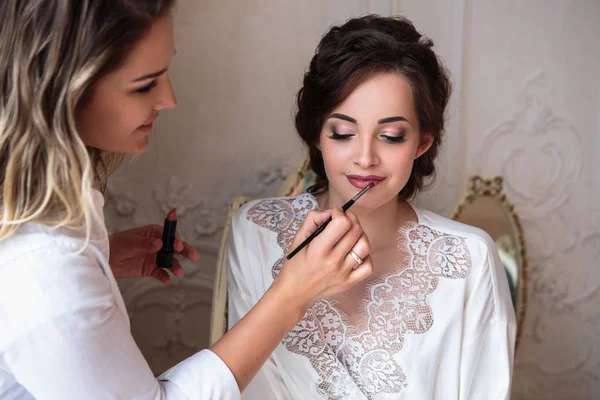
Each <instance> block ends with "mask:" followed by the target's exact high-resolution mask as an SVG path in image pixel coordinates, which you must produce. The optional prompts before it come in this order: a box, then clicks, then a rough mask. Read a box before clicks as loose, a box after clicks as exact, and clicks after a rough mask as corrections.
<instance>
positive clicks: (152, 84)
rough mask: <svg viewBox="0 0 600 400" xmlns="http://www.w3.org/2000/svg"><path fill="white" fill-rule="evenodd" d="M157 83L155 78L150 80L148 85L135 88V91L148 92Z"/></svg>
mask: <svg viewBox="0 0 600 400" xmlns="http://www.w3.org/2000/svg"><path fill="white" fill-rule="evenodd" d="M157 84H158V82H157V81H156V80H154V81H152V82H150V84H149V85H147V86H144V87H142V88H139V89H136V91H135V92H136V93H148V92H150V91H151V90H152V88H154V87H156V85H157Z"/></svg>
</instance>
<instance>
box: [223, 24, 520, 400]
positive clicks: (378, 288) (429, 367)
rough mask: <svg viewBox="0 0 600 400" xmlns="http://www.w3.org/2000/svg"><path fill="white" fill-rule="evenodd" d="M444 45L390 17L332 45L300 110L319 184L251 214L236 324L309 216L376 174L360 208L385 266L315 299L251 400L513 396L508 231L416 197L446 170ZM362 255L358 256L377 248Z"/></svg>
mask: <svg viewBox="0 0 600 400" xmlns="http://www.w3.org/2000/svg"><path fill="white" fill-rule="evenodd" d="M432 47H433V43H432V42H431V41H430V40H429V39H427V38H425V37H423V36H421V34H419V33H418V32H417V31H416V30H415V28H414V26H413V25H412V23H411V22H410V21H408V20H406V19H403V18H383V17H378V16H366V17H362V18H356V19H352V20H350V21H348V22H347V23H345V24H343V25H341V26H335V27H333V28H331V29H330V30H329V32H327V34H326V35H325V36H324V37H323V38H322V40H321V42H320V43H319V46H318V47H317V50H316V53H315V55H314V57H313V59H312V61H311V63H310V67H309V69H308V71H307V72H306V74H305V76H304V82H303V87H302V89H301V90H300V91H299V93H298V98H297V101H298V110H297V114H296V117H295V124H296V128H297V131H298V133H299V135H300V137H301V138H302V140H303V141H304V143H305V144H306V146H307V147H308V149H309V156H310V162H311V167H312V169H313V171H314V173H315V175H316V182H315V184H314V185H313V186H312V187H311V188H310V189H309V191H308V192H309V193H304V194H301V195H299V196H296V197H289V198H272V199H263V200H256V201H252V202H249V203H247V204H246V205H245V206H244V207H242V208H241V209H240V210H239V211H238V212H237V213H236V214H235V216H234V218H233V221H232V232H231V235H230V238H229V241H228V260H229V261H228V275H229V317H230V321H229V324H230V326H231V325H233V324H235V323H236V322H237V321H238V320H239V319H241V318H242V317H243V316H244V315H245V314H246V313H247V312H248V311H249V310H250V309H251V308H252V306H253V305H254V304H256V303H257V302H258V300H259V299H260V298H261V296H262V295H263V294H264V293H265V291H266V290H267V289H268V288H269V286H270V285H271V284H272V282H273V280H274V278H276V277H277V274H278V273H279V270H280V268H281V265H282V260H283V258H284V256H285V255H286V254H287V253H289V252H290V251H291V250H292V249H291V248H290V244H291V240H292V238H293V237H294V234H295V232H296V230H297V229H298V227H299V226H300V224H301V223H302V221H303V220H304V217H305V215H306V214H307V212H308V211H310V210H315V209H332V208H335V207H339V206H341V205H342V204H344V203H345V202H346V201H348V200H349V199H350V198H352V197H353V196H354V195H356V193H358V192H359V191H360V190H361V188H363V187H365V186H366V185H368V184H369V183H373V184H375V186H374V187H373V188H372V189H370V190H369V191H367V193H366V194H365V195H364V196H362V197H361V198H360V200H359V201H358V202H357V203H356V204H354V205H353V207H352V209H351V210H352V211H353V212H354V213H355V214H356V216H357V217H358V219H359V221H360V225H361V226H362V228H363V230H364V232H365V233H366V235H367V236H368V238H369V242H370V245H371V253H370V257H371V259H372V263H373V268H374V269H373V274H372V275H371V276H370V277H369V278H368V279H367V280H365V281H363V282H362V283H359V284H358V285H356V286H354V287H352V288H351V289H349V290H347V291H346V292H343V293H341V294H337V295H335V296H333V297H330V298H327V299H325V300H322V301H319V302H317V303H315V304H314V305H313V306H311V307H310V308H308V309H307V310H306V314H305V315H304V318H303V319H302V320H301V322H300V323H299V324H298V325H297V326H296V327H295V329H293V330H292V331H291V332H290V333H289V334H288V335H287V337H286V338H285V339H284V341H283V342H282V343H281V344H280V345H279V346H278V348H277V349H276V350H275V351H274V353H273V354H272V356H271V357H270V359H269V361H268V362H267V364H266V365H265V366H264V367H263V368H262V370H261V371H260V372H259V374H258V375H257V377H256V378H255V379H254V380H253V381H252V382H251V383H250V385H249V386H248V388H247V389H246V390H245V392H244V393H243V398H246V399H261V400H264V399H331V400H333V399H335V400H338V399H344V400H345V399H444V400H446V399H459V398H460V399H492V398H493V399H505V398H506V399H508V398H509V395H510V385H511V373H512V367H513V356H514V343H515V332H516V323H515V316H514V312H513V308H512V303H511V298H510V294H509V291H508V286H507V281H506V276H505V274H504V271H503V269H502V264H501V263H500V260H499V258H498V253H497V251H496V250H495V247H494V244H493V242H492V241H491V239H490V238H489V236H488V235H487V234H486V233H485V232H483V231H481V230H479V229H477V228H474V227H471V226H467V225H463V224H460V223H457V222H454V221H451V220H449V219H446V218H444V217H441V216H439V215H436V214H434V213H433V212H430V211H427V210H424V209H420V208H417V207H415V206H413V205H412V204H411V203H410V200H411V199H413V198H414V196H415V195H416V194H417V193H418V192H419V191H420V190H422V189H423V187H424V184H425V182H426V180H427V178H428V177H431V176H432V175H433V174H434V172H435V165H434V160H435V158H436V156H437V154H438V152H439V150H440V145H441V142H442V138H443V133H444V111H445V108H446V105H447V102H448V99H449V96H450V82H449V79H448V75H447V72H446V70H445V69H444V67H443V66H442V64H441V62H440V60H439V59H438V58H437V56H436V54H435V53H434V52H433V50H432ZM309 246H310V245H309ZM304 251H305V250H304ZM353 251H354V252H355V254H354V255H352V254H349V255H348V257H353V258H354V259H355V260H356V263H357V265H358V264H359V263H360V261H361V257H362V256H365V255H364V254H363V255H362V256H361V254H360V249H358V248H355V249H354V250H353ZM351 253H352V252H351ZM354 256H356V257H354ZM264 329H265V330H268V329H269V326H265V327H264Z"/></svg>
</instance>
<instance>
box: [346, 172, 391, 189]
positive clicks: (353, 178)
mask: <svg viewBox="0 0 600 400" xmlns="http://www.w3.org/2000/svg"><path fill="white" fill-rule="evenodd" d="M346 178H347V179H348V182H350V184H351V185H352V186H355V187H357V188H359V189H364V188H366V187H367V186H369V184H370V183H372V184H373V186H375V185H377V184H378V183H380V182H381V181H383V180H384V179H385V178H382V177H381V176H377V175H346Z"/></svg>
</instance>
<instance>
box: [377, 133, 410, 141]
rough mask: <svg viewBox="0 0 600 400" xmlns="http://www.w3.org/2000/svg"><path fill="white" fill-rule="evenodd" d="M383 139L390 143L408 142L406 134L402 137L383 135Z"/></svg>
mask: <svg viewBox="0 0 600 400" xmlns="http://www.w3.org/2000/svg"><path fill="white" fill-rule="evenodd" d="M381 137H382V138H384V139H385V140H387V141H388V142H390V143H404V142H406V137H405V136H404V134H401V135H397V136H395V135H381Z"/></svg>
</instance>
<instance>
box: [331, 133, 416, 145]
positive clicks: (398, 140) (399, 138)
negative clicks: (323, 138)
mask: <svg viewBox="0 0 600 400" xmlns="http://www.w3.org/2000/svg"><path fill="white" fill-rule="evenodd" d="M352 136H354V135H348V134H345V135H342V134H339V133H337V132H332V133H331V136H328V138H329V139H333V140H347V139H349V138H351V137H352ZM381 137H382V138H384V139H385V140H386V141H388V142H390V143H404V142H406V138H405V137H404V136H389V135H381Z"/></svg>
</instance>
